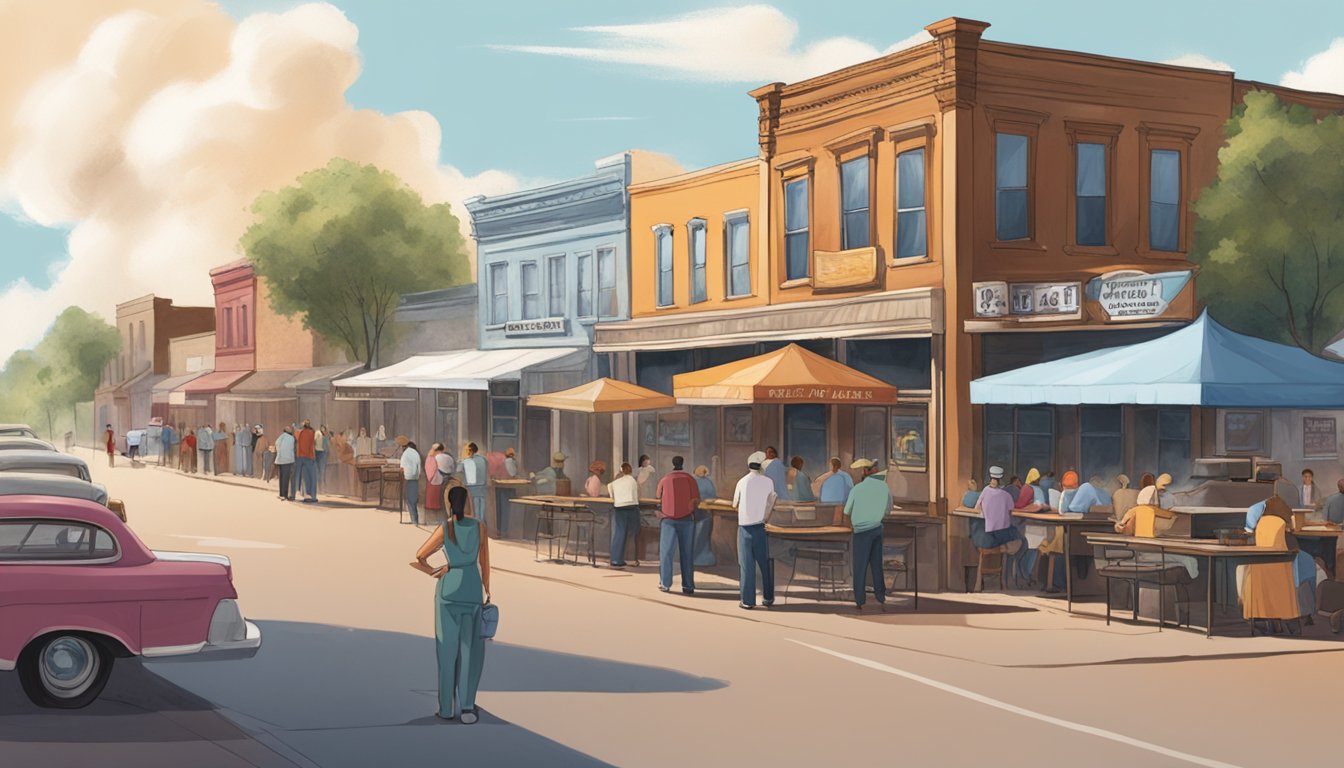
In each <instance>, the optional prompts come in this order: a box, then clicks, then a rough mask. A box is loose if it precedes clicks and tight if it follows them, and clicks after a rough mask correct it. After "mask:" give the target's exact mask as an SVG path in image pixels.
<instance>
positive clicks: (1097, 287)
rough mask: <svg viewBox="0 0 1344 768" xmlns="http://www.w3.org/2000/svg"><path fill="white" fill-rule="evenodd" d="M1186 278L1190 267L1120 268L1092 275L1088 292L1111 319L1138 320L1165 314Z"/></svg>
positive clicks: (1187, 278)
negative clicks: (1157, 269) (1154, 270)
mask: <svg viewBox="0 0 1344 768" xmlns="http://www.w3.org/2000/svg"><path fill="white" fill-rule="evenodd" d="M1189 280H1190V272H1189V271H1184V272H1161V273H1157V274H1148V273H1147V272H1139V271H1137V270H1121V271H1118V272H1108V273H1107V274H1104V275H1102V276H1100V277H1094V278H1092V280H1091V281H1089V282H1088V284H1087V295H1088V298H1090V299H1092V300H1093V301H1095V302H1097V304H1098V305H1100V306H1101V309H1102V311H1103V312H1105V313H1106V317H1107V318H1109V319H1111V320H1141V319H1147V318H1153V317H1160V316H1161V315H1162V314H1164V313H1165V312H1166V311H1167V308H1168V307H1169V306H1170V305H1171V300H1172V299H1174V298H1176V296H1177V294H1179V293H1180V292H1181V289H1182V288H1184V287H1185V284H1186V283H1187V282H1188V281H1189Z"/></svg>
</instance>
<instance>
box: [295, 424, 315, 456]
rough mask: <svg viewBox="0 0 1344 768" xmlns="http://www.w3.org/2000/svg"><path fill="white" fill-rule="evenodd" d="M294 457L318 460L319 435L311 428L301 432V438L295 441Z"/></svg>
mask: <svg viewBox="0 0 1344 768" xmlns="http://www.w3.org/2000/svg"><path fill="white" fill-rule="evenodd" d="M294 455H295V456H298V457H300V458H304V459H316V458H317V433H316V432H314V431H313V430H312V428H311V427H310V428H308V429H300V430H299V436H298V438H297V439H296V440H295V446H294Z"/></svg>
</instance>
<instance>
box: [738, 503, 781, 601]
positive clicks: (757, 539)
mask: <svg viewBox="0 0 1344 768" xmlns="http://www.w3.org/2000/svg"><path fill="white" fill-rule="evenodd" d="M737 562H738V566H739V575H738V584H739V585H740V586H741V589H742V604H743V605H755V604H756V571H757V570H760V572H761V597H762V598H764V600H765V604H766V605H770V604H771V603H773V602H775V572H774V569H772V568H771V567H770V537H769V536H767V535H766V533H765V523H757V524H756V525H739V526H738V527H737Z"/></svg>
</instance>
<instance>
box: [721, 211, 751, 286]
mask: <svg viewBox="0 0 1344 768" xmlns="http://www.w3.org/2000/svg"><path fill="white" fill-rule="evenodd" d="M723 249H724V251H725V252H726V254H727V258H726V259H725V261H726V262H727V264H728V281H727V282H728V296H729V298H734V297H737V296H750V295H751V224H750V221H748V218H747V212H746V211H737V212H734V213H725V214H724V215H723Z"/></svg>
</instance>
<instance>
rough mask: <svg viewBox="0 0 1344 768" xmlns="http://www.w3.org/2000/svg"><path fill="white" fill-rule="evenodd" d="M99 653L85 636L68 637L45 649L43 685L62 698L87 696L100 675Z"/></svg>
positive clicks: (42, 666) (63, 637) (48, 645)
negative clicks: (86, 693)
mask: <svg viewBox="0 0 1344 768" xmlns="http://www.w3.org/2000/svg"><path fill="white" fill-rule="evenodd" d="M100 663H101V662H100V660H99V657H98V651H97V650H96V649H95V648H94V647H93V644H92V643H90V642H89V641H88V640H85V639H84V638H82V637H73V636H70V635H64V636H62V637H58V638H56V639H55V640H52V641H51V642H50V643H47V647H46V648H43V649H42V663H41V667H40V669H41V672H42V685H43V687H45V688H46V689H47V692H48V693H50V694H51V695H52V696H55V697H57V698H59V699H73V698H74V697H76V696H79V695H80V694H82V693H84V692H85V691H87V690H88V689H89V686H90V685H92V684H93V680H94V678H95V677H96V676H97V675H98V666H99V664H100Z"/></svg>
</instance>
